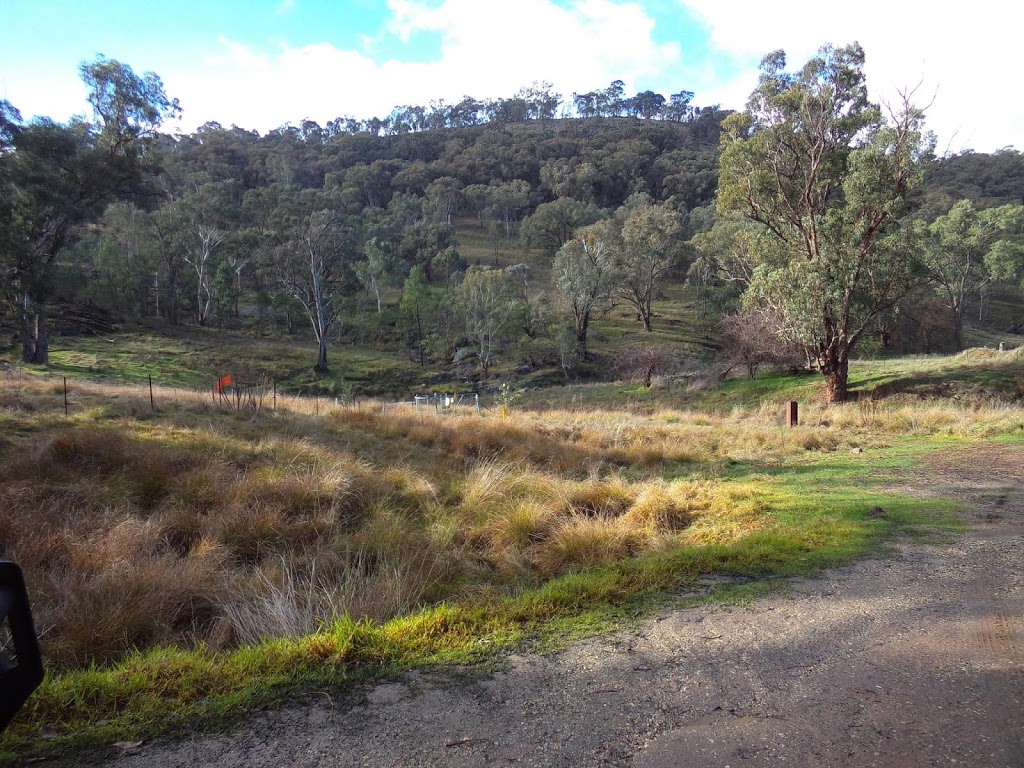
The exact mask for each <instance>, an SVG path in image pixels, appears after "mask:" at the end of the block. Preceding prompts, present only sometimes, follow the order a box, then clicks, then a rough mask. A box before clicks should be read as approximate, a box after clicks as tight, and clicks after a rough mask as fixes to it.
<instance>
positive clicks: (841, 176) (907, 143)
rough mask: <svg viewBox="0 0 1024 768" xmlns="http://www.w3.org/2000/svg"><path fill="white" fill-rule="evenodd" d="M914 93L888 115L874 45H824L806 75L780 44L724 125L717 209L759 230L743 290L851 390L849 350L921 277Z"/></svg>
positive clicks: (918, 128) (829, 377) (919, 141)
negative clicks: (868, 66)
mask: <svg viewBox="0 0 1024 768" xmlns="http://www.w3.org/2000/svg"><path fill="white" fill-rule="evenodd" d="M922 120H923V113H922V111H921V110H919V109H917V108H915V107H913V106H912V105H911V104H910V103H909V102H908V101H905V102H904V103H903V104H901V105H900V106H899V108H898V109H896V110H894V111H890V112H889V114H888V115H883V111H882V109H881V108H880V107H879V106H878V105H877V104H874V103H872V102H871V101H870V100H869V99H868V94H867V87H866V85H865V80H864V52H863V50H862V49H861V48H860V46H859V45H857V44H856V43H854V44H852V45H848V46H845V47H842V48H832V47H824V48H822V49H821V50H820V51H819V52H818V54H817V55H816V56H815V57H814V58H812V59H811V60H810V61H808V62H807V64H805V65H804V67H803V68H801V69H800V70H799V71H798V72H794V73H791V72H788V71H787V70H786V57H785V54H784V53H783V52H782V51H776V52H775V53H772V54H770V55H769V56H767V57H765V59H764V60H763V61H762V63H761V75H760V79H759V82H758V86H757V88H756V89H755V90H754V92H753V93H752V94H751V97H750V101H749V102H748V104H747V109H746V111H744V112H742V113H738V114H735V115H732V116H730V117H729V118H727V119H726V121H725V123H724V133H723V137H722V147H723V152H722V159H721V167H720V174H721V176H720V183H719V198H718V208H719V211H720V212H721V213H722V214H728V213H729V212H733V211H736V212H739V213H741V214H742V215H743V216H745V217H746V218H747V219H749V220H750V221H752V222H754V223H756V224H757V225H759V227H760V232H759V233H758V236H757V237H756V238H755V239H754V240H753V242H752V243H751V248H752V250H751V254H752V257H753V259H754V264H755V266H754V271H753V276H752V279H751V281H750V285H749V287H748V288H747V290H746V292H745V295H744V299H745V302H746V303H747V304H748V305H758V306H760V307H762V308H765V309H769V310H770V311H771V313H772V316H773V317H777V318H778V322H779V323H780V328H779V329H778V330H779V332H780V334H781V335H782V336H783V337H784V338H786V339H789V340H791V341H793V342H796V343H798V344H800V345H801V346H803V347H804V348H805V349H806V350H807V352H808V354H809V355H811V356H812V357H813V359H815V360H816V361H817V364H818V367H819V369H820V370H821V372H822V373H823V374H824V375H825V377H826V382H827V387H826V401H827V402H840V401H842V400H844V399H845V398H846V393H847V376H848V367H849V358H850V353H851V352H852V350H853V349H854V348H855V347H856V345H857V343H858V342H859V341H860V339H861V338H862V336H863V335H864V333H865V332H867V331H868V330H869V329H870V328H871V325H872V322H873V320H874V319H875V318H876V317H878V316H879V315H880V314H881V313H883V312H885V311H887V310H888V309H890V308H891V307H892V306H893V305H894V304H895V303H896V302H897V301H899V299H900V298H902V297H903V296H904V295H905V294H906V293H907V292H908V291H909V290H910V289H911V288H912V287H913V286H914V285H915V284H917V283H918V282H919V280H920V274H921V266H920V259H919V252H920V248H919V245H918V243H917V242H916V241H915V238H914V237H913V228H912V227H910V226H909V224H908V223H907V222H906V220H905V218H904V216H905V214H906V213H907V197H908V194H909V193H910V192H911V191H912V190H913V189H914V188H915V187H916V186H917V185H918V184H920V181H921V165H922V159H923V158H924V157H925V156H926V155H927V153H928V152H929V150H930V146H929V144H928V142H927V140H926V138H925V137H924V136H923V134H922Z"/></svg>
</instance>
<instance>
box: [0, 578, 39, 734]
mask: <svg viewBox="0 0 1024 768" xmlns="http://www.w3.org/2000/svg"><path fill="white" fill-rule="evenodd" d="M42 681H43V658H42V656H41V655H40V653H39V640H38V639H37V638H36V630H35V626H34V625H33V624H32V609H31V608H30V606H29V602H28V591H27V590H26V589H25V578H24V577H23V576H22V573H21V568H19V567H18V566H17V565H15V564H14V563H11V562H8V561H7V560H0V730H2V729H4V728H6V727H7V726H8V724H9V723H10V722H11V720H12V719H14V716H15V715H16V714H17V713H18V710H19V709H21V708H22V707H23V706H24V704H25V702H26V701H28V697H29V696H30V695H31V694H32V691H34V690H35V689H36V688H38V687H39V684H40V683H41V682H42Z"/></svg>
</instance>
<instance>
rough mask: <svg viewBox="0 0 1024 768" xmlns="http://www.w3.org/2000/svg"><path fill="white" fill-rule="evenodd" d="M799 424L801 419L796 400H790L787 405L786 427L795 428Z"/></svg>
mask: <svg viewBox="0 0 1024 768" xmlns="http://www.w3.org/2000/svg"><path fill="white" fill-rule="evenodd" d="M799 423H800V418H799V414H798V412H797V404H796V400H790V401H789V403H788V404H787V405H786V426H787V427H795V426H796V425H797V424H799Z"/></svg>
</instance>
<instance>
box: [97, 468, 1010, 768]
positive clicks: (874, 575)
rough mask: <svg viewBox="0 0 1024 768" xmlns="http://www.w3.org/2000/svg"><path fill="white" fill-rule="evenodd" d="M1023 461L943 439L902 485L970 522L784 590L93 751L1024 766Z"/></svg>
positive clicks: (365, 760)
mask: <svg viewBox="0 0 1024 768" xmlns="http://www.w3.org/2000/svg"><path fill="white" fill-rule="evenodd" d="M1022 477H1024V452H1022V451H1019V450H1013V451H1011V450H1006V449H995V448H986V449H985V450H984V451H979V452H975V453H974V454H969V455H966V456H965V455H963V454H958V455H955V456H947V457H939V458H936V459H934V460H933V461H931V462H930V464H929V466H928V467H926V468H923V469H922V471H921V473H920V476H918V477H916V478H910V479H909V480H910V486H909V487H908V486H905V487H907V488H908V489H909V490H911V491H915V490H916V491H917V492H919V493H922V494H925V493H935V494H937V495H942V496H946V497H949V496H958V497H960V498H962V499H963V500H965V501H966V502H968V503H969V504H970V505H971V509H972V514H971V519H972V520H973V521H974V528H973V530H972V531H971V532H970V533H968V534H964V535H960V536H957V538H956V541H955V542H954V543H953V544H952V545H943V546H928V545H922V544H904V545H901V546H900V548H899V550H898V553H897V554H896V555H895V556H893V557H888V558H884V559H875V560H867V561H864V562H861V563H858V564H856V565H854V566H852V567H849V568H844V569H841V570H836V571H833V572H830V573H828V574H826V575H825V576H824V577H823V578H821V579H815V580H813V581H812V580H808V581H801V582H796V583H794V584H793V591H792V594H791V595H788V596H785V597H777V598H772V599H767V600H764V601H760V602H758V603H756V604H755V605H753V606H752V607H749V608H732V609H721V608H699V609H686V610H671V611H669V610H666V611H665V612H663V613H662V614H661V615H658V616H656V617H653V618H650V619H647V620H645V621H644V622H643V623H642V624H641V625H640V626H639V627H638V628H637V629H635V630H631V631H625V632H619V633H616V634H614V635H609V636H604V637H598V638H593V639H590V640H587V641H584V642H580V643H577V644H575V645H573V646H572V647H571V648H569V649H567V650H565V651H563V652H561V653H558V654H556V655H552V656H547V657H534V656H526V657H515V658H512V659H510V660H509V661H508V669H507V670H506V671H504V672H501V673H499V674H497V675H494V676H493V677H489V678H487V679H483V680H472V681H462V682H459V681H457V680H454V679H452V678H451V677H450V676H449V677H425V676H422V675H412V676H410V677H409V678H408V679H407V680H405V681H404V682H401V683H391V684H386V685H382V686H379V687H377V688H376V689H374V690H372V691H369V692H368V693H367V695H366V698H365V701H364V702H363V703H362V704H359V705H356V706H354V707H352V706H334V705H333V704H332V702H331V701H330V700H329V699H328V697H326V695H324V696H315V695H314V696H311V697H310V698H309V699H308V700H307V701H306V702H302V703H295V704H292V705H289V706H288V707H285V708H284V709H282V710H280V711H274V712H267V713H262V714H260V715H258V716H257V717H256V718H255V719H254V720H253V721H252V723H251V725H249V726H248V727H246V728H245V729H244V730H242V731H240V732H237V733H233V734H230V735H225V736H218V737H202V738H198V739H197V740H195V741H190V742H178V743H166V742H156V743H152V744H144V745H142V746H141V747H138V748H136V749H134V750H120V749H118V748H115V747H111V748H110V749H109V751H108V752H106V753H105V754H104V755H97V756H96V758H95V760H94V762H93V763H91V764H93V765H100V764H107V763H108V761H109V762H112V764H115V765H117V766H124V767H125V768H128V767H132V768H134V767H135V766H140V767H141V766H146V767H164V766H189V768H194V766H201V765H218V766H246V767H247V768H250V767H253V768H255V767H262V766H275V767H276V766H325V765H338V766H356V765H365V766H480V765H514V766H635V767H636V768H667V767H668V766H731V768H738V767H739V766H743V767H744V768H754V767H755V766H780V765H788V766H807V767H810V766H839V765H853V766H891V767H895V766H900V767H901V768H909V767H912V766H947V765H949V766H952V765H968V766H972V767H973V768H978V767H980V766H1000V767H1002V766H1024V480H1022ZM902 480H904V479H901V481H902ZM79 764H83V763H81V762H80V763H79Z"/></svg>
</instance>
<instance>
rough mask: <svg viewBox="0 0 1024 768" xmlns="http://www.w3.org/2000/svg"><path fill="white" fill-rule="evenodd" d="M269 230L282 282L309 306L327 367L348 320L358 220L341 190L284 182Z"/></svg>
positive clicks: (321, 367) (321, 365)
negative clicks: (346, 296)
mask: <svg viewBox="0 0 1024 768" xmlns="http://www.w3.org/2000/svg"><path fill="white" fill-rule="evenodd" d="M275 193H276V195H275V196H276V200H275V208H274V211H273V214H272V219H271V222H270V226H269V230H268V235H269V236H270V237H271V238H272V239H273V248H272V258H273V264H274V268H275V272H276V276H277V279H278V281H279V282H280V285H281V287H282V288H283V289H284V290H285V292H286V293H287V294H288V295H290V296H291V297H292V298H294V299H295V300H296V301H297V302H298V303H299V304H300V305H301V306H302V308H303V310H304V312H305V314H306V317H307V318H308V320H309V323H310V325H311V326H312V328H313V335H314V337H315V338H316V341H317V358H316V366H315V370H317V371H318V372H321V373H322V372H324V371H326V370H327V346H328V341H329V339H330V337H331V334H332V333H333V331H334V329H335V327H336V326H337V325H338V323H339V322H340V321H341V320H342V311H341V309H342V308H341V303H340V302H341V298H342V295H343V292H344V290H345V287H346V284H347V283H348V281H349V277H350V266H349V265H350V263H351V261H352V255H353V253H354V252H355V251H356V244H355V236H354V235H355V228H354V226H353V223H354V222H353V219H352V217H351V216H349V215H348V213H347V211H346V209H345V207H344V205H343V203H342V200H341V195H340V194H339V192H338V190H337V189H303V190H300V189H298V188H296V187H290V186H278V187H277V188H276V189H275Z"/></svg>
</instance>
